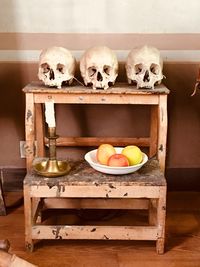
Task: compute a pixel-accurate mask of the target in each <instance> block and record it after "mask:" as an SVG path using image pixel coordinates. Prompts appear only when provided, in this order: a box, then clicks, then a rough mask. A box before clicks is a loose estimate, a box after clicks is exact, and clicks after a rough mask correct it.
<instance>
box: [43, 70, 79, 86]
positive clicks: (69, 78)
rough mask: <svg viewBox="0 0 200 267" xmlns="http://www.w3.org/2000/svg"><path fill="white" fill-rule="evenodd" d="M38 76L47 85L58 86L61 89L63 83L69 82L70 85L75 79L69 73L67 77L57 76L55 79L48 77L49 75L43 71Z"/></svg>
mask: <svg viewBox="0 0 200 267" xmlns="http://www.w3.org/2000/svg"><path fill="white" fill-rule="evenodd" d="M38 78H39V80H40V81H42V82H43V83H44V84H45V85H46V86H49V87H56V88H58V89H61V87H62V85H63V84H69V85H71V84H72V82H73V79H74V77H73V76H70V75H67V77H66V78H64V77H58V78H56V79H54V80H50V79H49V77H48V75H45V74H43V73H42V74H41V73H40V72H39V73H38Z"/></svg>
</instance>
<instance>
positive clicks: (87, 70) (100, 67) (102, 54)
mask: <svg viewBox="0 0 200 267" xmlns="http://www.w3.org/2000/svg"><path fill="white" fill-rule="evenodd" d="M80 72H81V76H82V78H83V80H84V83H85V85H89V84H92V88H93V89H98V88H100V89H102V88H103V89H104V90H106V89H108V88H109V85H112V84H114V83H115V80H116V78H117V75H118V61H117V57H116V55H115V54H114V52H113V51H112V50H111V49H110V48H108V47H106V46H96V47H92V48H90V49H88V50H87V51H85V53H84V54H83V56H82V58H81V60H80Z"/></svg>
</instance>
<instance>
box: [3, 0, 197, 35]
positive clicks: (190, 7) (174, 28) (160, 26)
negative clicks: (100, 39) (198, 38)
mask: <svg viewBox="0 0 200 267" xmlns="http://www.w3.org/2000/svg"><path fill="white" fill-rule="evenodd" d="M0 32H25V33H26V32H29V33H34V32H42V33H43V32H45V33H94V32H95V33H102V32H103V33H111V32H112V33H200V1H199V0H190V1H188V0H173V1H166V0H1V8H0Z"/></svg>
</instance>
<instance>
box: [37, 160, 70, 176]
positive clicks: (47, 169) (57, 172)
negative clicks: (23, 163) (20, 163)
mask: <svg viewBox="0 0 200 267" xmlns="http://www.w3.org/2000/svg"><path fill="white" fill-rule="evenodd" d="M33 168H34V170H35V171H36V172H37V173H38V174H39V175H41V176H45V177H49V178H50V177H59V176H62V175H65V174H67V173H68V172H69V171H70V169H71V167H70V165H69V164H68V163H67V162H66V161H64V160H52V159H47V160H43V161H40V162H37V163H35V164H34V166H33Z"/></svg>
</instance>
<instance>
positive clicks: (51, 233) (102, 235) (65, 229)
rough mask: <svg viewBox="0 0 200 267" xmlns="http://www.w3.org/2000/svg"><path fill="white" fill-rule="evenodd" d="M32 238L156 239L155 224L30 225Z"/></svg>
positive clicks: (156, 230)
mask: <svg viewBox="0 0 200 267" xmlns="http://www.w3.org/2000/svg"><path fill="white" fill-rule="evenodd" d="M32 237H33V239H102V240H156V239H157V237H158V229H157V227H155V226H114V225H112V226H97V225H88V226H85V225H75V226H71V225H67V226H63V225H51V226H47V225H38V226H33V227H32Z"/></svg>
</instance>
